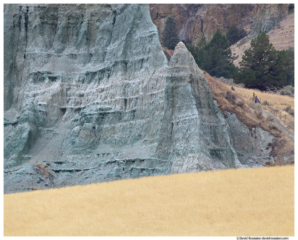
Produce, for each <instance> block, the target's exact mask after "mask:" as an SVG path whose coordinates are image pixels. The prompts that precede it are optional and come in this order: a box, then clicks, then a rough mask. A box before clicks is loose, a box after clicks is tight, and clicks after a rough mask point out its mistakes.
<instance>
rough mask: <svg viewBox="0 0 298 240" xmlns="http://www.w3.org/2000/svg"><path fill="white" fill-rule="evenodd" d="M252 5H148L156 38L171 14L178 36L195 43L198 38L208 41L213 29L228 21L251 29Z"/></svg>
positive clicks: (224, 29) (226, 27) (229, 23)
mask: <svg viewBox="0 0 298 240" xmlns="http://www.w3.org/2000/svg"><path fill="white" fill-rule="evenodd" d="M253 9H254V4H150V13H151V17H152V20H153V22H154V24H155V25H156V26H157V28H158V32H159V36H160V39H162V38H161V35H162V32H163V30H164V27H165V23H166V20H167V18H168V17H169V16H173V17H174V19H175V21H176V25H177V28H178V31H179V39H180V40H181V41H184V42H185V43H191V44H193V45H196V44H197V43H198V42H199V40H200V39H201V38H202V37H205V38H206V40H207V41H209V40H211V38H212V36H213V34H214V33H215V32H216V30H217V29H220V30H221V31H222V32H223V33H226V32H227V31H228V28H229V27H230V26H231V25H232V24H236V25H237V26H238V27H243V28H244V29H245V30H246V31H247V32H248V33H249V32H250V30H251V28H252V23H253V21H252V20H253Z"/></svg>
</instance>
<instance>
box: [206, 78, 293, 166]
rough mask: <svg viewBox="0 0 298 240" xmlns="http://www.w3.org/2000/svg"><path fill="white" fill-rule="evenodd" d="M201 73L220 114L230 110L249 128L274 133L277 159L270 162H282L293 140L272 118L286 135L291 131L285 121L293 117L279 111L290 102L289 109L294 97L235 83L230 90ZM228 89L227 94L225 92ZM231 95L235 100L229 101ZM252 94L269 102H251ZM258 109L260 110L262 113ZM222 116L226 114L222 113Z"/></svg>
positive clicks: (290, 149) (289, 120)
mask: <svg viewBox="0 0 298 240" xmlns="http://www.w3.org/2000/svg"><path fill="white" fill-rule="evenodd" d="M204 75H205V78H206V79H207V82H208V85H209V87H210V89H211V92H212V95H213V97H214V99H215V100H216V101H217V103H218V107H219V108H220V109H221V111H222V112H223V113H225V112H230V113H234V114H235V115H236V116H237V117H238V119H239V120H240V121H242V122H243V123H244V124H245V125H246V126H248V127H249V128H253V127H261V128H262V129H264V130H265V131H269V132H270V133H271V134H272V135H274V136H275V139H276V143H275V147H274V148H273V150H272V153H273V156H274V157H276V158H277V159H278V160H276V161H275V162H274V163H273V165H274V164H285V160H284V158H283V156H286V155H288V154H289V153H290V152H292V151H293V149H294V143H293V141H292V140H291V139H290V138H289V137H288V136H287V135H285V132H282V130H281V129H279V128H278V127H277V126H276V125H275V120H276V119H277V120H278V121H280V123H281V124H282V125H283V126H284V127H285V128H287V129H288V131H289V132H287V134H289V133H290V135H293V134H294V131H293V128H290V127H288V125H289V123H290V122H292V121H293V120H294V117H293V116H292V115H287V117H286V118H285V116H284V114H282V112H283V111H284V108H285V107H286V106H288V105H290V106H291V108H294V99H293V98H292V97H288V96H281V95H278V94H270V93H266V92H261V91H258V90H252V89H246V88H240V87H237V86H234V88H235V92H232V91H231V89H230V88H231V86H229V85H226V84H224V83H222V82H220V81H218V80H217V79H216V78H213V77H211V76H210V75H209V74H208V73H206V72H204ZM228 91H229V92H230V93H227V92H228ZM231 94H235V95H236V97H235V101H231V99H233V98H234V97H231ZM254 96H258V98H259V99H260V100H261V99H262V101H267V102H268V103H269V102H270V105H269V106H267V105H261V104H257V103H255V101H254V100H252V99H253V97H254ZM228 99H229V100H228ZM241 101H243V102H244V105H243V107H237V108H235V103H236V105H237V106H238V102H241ZM262 106H263V107H262ZM259 112H262V115H261V114H260V113H259ZM265 112H266V119H265ZM224 116H225V117H227V116H226V115H225V114H224ZM291 161H292V160H289V162H291Z"/></svg>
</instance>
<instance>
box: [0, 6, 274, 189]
mask: <svg viewBox="0 0 298 240" xmlns="http://www.w3.org/2000/svg"><path fill="white" fill-rule="evenodd" d="M4 16H5V22H4V31H5V52H4V55H5V56H4V58H5V60H6V63H5V68H4V74H5V96H6V98H5V113H4V117H5V121H4V126H5V127H4V133H5V139H4V144H5V146H4V155H5V160H4V167H5V171H4V189H5V192H7V193H8V192H16V191H25V190H30V189H36V188H38V189H44V188H48V187H61V186H69V185H75V184H88V183H93V182H101V181H111V180H116V179H125V178H135V177H141V176H152V175H159V174H170V173H177V172H193V171H202V170H203V171H204V170H212V169H224V168H235V167H247V166H263V165H264V162H257V160H255V159H256V158H258V157H259V156H258V154H259V152H257V153H256V156H255V155H253V152H250V154H251V155H253V157H255V158H251V157H250V155H249V154H246V152H245V151H244V150H243V151H242V152H243V154H244V155H245V154H246V155H247V156H248V158H244V157H243V158H241V159H240V161H239V158H238V152H239V151H238V150H237V149H241V146H242V145H241V144H240V146H238V145H239V144H238V145H237V144H236V145H237V147H236V148H235V147H234V146H233V142H234V141H235V138H233V137H232V136H231V134H232V132H231V127H230V126H229V122H227V121H226V120H225V118H224V116H223V113H222V112H221V111H220V110H219V109H218V108H217V106H216V102H215V101H214V100H213V97H212V94H211V92H210V90H209V87H208V85H207V83H206V79H205V78H204V75H203V73H202V71H201V70H200V69H199V68H198V67H197V65H196V64H195V61H194V59H193V57H192V56H191V54H190V53H189V52H188V50H187V49H186V47H185V45H184V44H183V43H179V44H178V46H177V47H176V49H175V51H174V55H173V57H172V58H171V60H170V63H168V61H167V59H166V56H165V55H164V53H163V50H162V47H161V45H160V42H159V40H158V32H157V28H156V26H155V25H154V24H153V23H152V20H151V18H150V13H149V7H148V5H108V4H106V5H92V6H91V5H7V6H6V8H5V13H4ZM234 121H236V120H234ZM230 122H231V124H233V121H230ZM237 126H238V127H237V129H238V128H240V129H242V128H244V127H243V126H242V125H241V124H238V125H237ZM238 130H239V129H238ZM239 131H241V130H239ZM243 134H249V132H246V130H244V131H243ZM259 135H260V134H259ZM259 135H258V136H259ZM261 135H262V134H261ZM262 136H266V137H268V136H267V135H264V134H263V135H262ZM266 137H265V138H264V139H263V138H261V139H262V141H264V143H262V145H260V146H261V147H260V148H262V147H264V146H265V145H266V143H267V142H266V141H271V140H272V139H271V138H269V137H268V139H267V138H266ZM242 144H244V145H248V146H249V144H256V143H255V142H254V143H247V142H243V143H242ZM267 145H268V144H267ZM267 145H266V146H267ZM267 150H268V153H270V151H271V148H270V147H269V148H268V149H267ZM262 154H263V153H262ZM266 154H267V152H266V153H265V154H263V155H262V156H261V157H262V158H265V157H266V156H267V155H268V154H267V155H266ZM265 155H266V156H265ZM248 159H252V160H251V161H252V162H251V161H248Z"/></svg>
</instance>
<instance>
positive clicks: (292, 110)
mask: <svg viewBox="0 0 298 240" xmlns="http://www.w3.org/2000/svg"><path fill="white" fill-rule="evenodd" d="M284 110H285V111H286V112H287V113H288V114H290V115H292V116H294V109H292V108H291V106H287V107H286V108H285V109H284Z"/></svg>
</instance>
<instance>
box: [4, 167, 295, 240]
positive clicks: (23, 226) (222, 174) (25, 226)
mask: <svg viewBox="0 0 298 240" xmlns="http://www.w3.org/2000/svg"><path fill="white" fill-rule="evenodd" d="M4 235H5V236H294V167H293V166H284V167H271V168H254V169H238V170H235V169H230V170H224V171H212V172H201V173H194V174H176V175H170V176H159V177H146V178H141V179H134V180H132V179H130V180H122V181H115V182H108V183H101V184H92V185H88V186H75V187H68V188H61V189H51V190H44V191H35V192H26V193H17V194H8V195H4Z"/></svg>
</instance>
